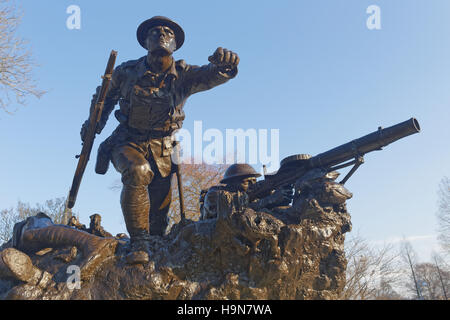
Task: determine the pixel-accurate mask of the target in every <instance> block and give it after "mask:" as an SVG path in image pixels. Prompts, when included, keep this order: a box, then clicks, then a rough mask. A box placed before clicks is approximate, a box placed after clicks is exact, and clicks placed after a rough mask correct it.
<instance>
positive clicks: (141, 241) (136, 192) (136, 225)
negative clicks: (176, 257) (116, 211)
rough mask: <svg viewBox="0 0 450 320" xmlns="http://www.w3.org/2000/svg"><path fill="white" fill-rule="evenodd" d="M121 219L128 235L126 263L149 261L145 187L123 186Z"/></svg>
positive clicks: (146, 194) (147, 207) (147, 203)
mask: <svg viewBox="0 0 450 320" xmlns="http://www.w3.org/2000/svg"><path fill="white" fill-rule="evenodd" d="M120 204H121V206H122V212H123V217H124V219H125V224H126V226H127V230H128V233H129V234H130V242H131V252H130V253H129V254H128V255H127V257H126V261H127V263H129V264H142V263H146V262H148V261H149V246H150V235H149V219H148V212H149V210H150V200H149V196H148V191H147V187H146V186H132V185H124V186H123V189H122V194H121V197H120Z"/></svg>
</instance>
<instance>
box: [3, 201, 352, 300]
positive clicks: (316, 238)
mask: <svg viewBox="0 0 450 320" xmlns="http://www.w3.org/2000/svg"><path fill="white" fill-rule="evenodd" d="M234 200H235V199H233V197H232V196H226V195H224V196H223V197H222V199H220V204H219V206H218V215H217V218H216V219H209V220H204V221H196V222H194V221H188V222H187V223H184V224H178V225H175V226H174V227H173V228H172V230H171V232H170V234H169V235H167V236H166V237H164V238H161V237H152V240H151V255H150V261H149V262H148V263H146V264H143V265H129V264H127V263H126V259H125V256H126V254H127V253H128V250H129V243H128V240H127V239H123V238H122V239H119V238H110V239H111V243H109V244H108V246H107V247H108V250H109V251H103V253H98V252H97V253H96V255H100V256H101V258H99V262H98V263H96V264H95V267H92V266H90V268H89V269H83V268H84V267H83V266H84V265H86V261H89V259H93V257H86V256H84V255H85V254H84V253H83V252H82V250H80V248H77V247H76V246H65V247H61V248H56V247H55V248H48V249H43V250H39V251H37V252H33V253H28V254H25V253H23V252H22V251H19V250H17V249H14V248H8V247H10V244H7V245H4V246H3V247H2V248H0V250H2V251H1V252H0V299H337V297H338V295H339V293H340V292H341V291H342V289H343V287H344V285H345V269H346V263H347V261H346V259H345V255H344V239H345V233H346V232H348V231H350V229H351V222H350V215H349V214H348V213H347V211H346V209H345V204H343V205H338V206H336V205H335V206H324V205H322V206H321V205H319V203H318V201H317V200H316V199H314V198H308V199H304V200H303V201H302V203H301V205H299V206H296V209H294V208H289V209H287V210H286V209H285V210H281V209H278V210H273V211H272V212H270V213H269V212H255V211H253V210H251V209H245V210H236V209H233V206H230V203H232V202H233V201H234ZM77 232H84V231H77ZM104 239H106V238H104ZM102 250H103V249H102ZM105 250H106V249H105ZM105 252H106V253H105ZM73 266H82V267H81V282H79V283H78V284H79V285H80V286H79V288H77V287H76V285H77V282H76V280H77V279H78V278H77V277H76V272H75V271H74V270H75V269H73V268H74V267H73Z"/></svg>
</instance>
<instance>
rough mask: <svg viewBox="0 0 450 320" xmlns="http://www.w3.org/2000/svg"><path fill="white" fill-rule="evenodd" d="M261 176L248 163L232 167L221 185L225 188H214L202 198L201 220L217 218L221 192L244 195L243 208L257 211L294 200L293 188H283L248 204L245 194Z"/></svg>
mask: <svg viewBox="0 0 450 320" xmlns="http://www.w3.org/2000/svg"><path fill="white" fill-rule="evenodd" d="M260 176H261V174H259V173H257V172H256V171H255V169H253V167H252V166H250V165H248V164H246V163H237V164H233V165H231V166H230V167H229V168H228V169H227V171H225V175H224V177H223V179H222V180H221V181H220V183H223V184H224V186H214V187H211V188H210V189H209V190H208V191H204V192H203V193H202V195H201V197H200V214H201V217H200V219H201V220H205V219H211V218H215V217H216V214H217V208H216V204H217V198H218V196H219V193H220V192H233V193H238V194H242V197H239V199H242V206H244V207H249V208H251V209H253V210H255V211H260V210H263V209H271V208H273V207H277V206H286V205H288V204H289V203H290V202H291V200H292V196H293V195H292V188H281V189H279V190H276V191H275V190H274V191H273V192H272V193H271V194H270V195H268V196H266V197H264V198H262V199H255V200H253V201H251V202H248V198H247V197H246V195H245V193H246V192H247V191H248V190H249V188H250V186H251V185H253V184H254V183H256V178H258V177H260Z"/></svg>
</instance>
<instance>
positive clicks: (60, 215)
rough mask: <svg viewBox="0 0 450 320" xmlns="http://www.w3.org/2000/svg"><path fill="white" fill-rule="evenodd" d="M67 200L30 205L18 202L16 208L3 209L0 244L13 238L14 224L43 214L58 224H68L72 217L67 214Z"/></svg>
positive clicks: (0, 219) (0, 221)
mask: <svg viewBox="0 0 450 320" xmlns="http://www.w3.org/2000/svg"><path fill="white" fill-rule="evenodd" d="M65 202H66V199H65V198H56V199H52V200H47V201H46V202H45V203H44V204H36V206H34V207H32V206H30V204H28V203H25V202H22V201H18V203H17V206H16V208H10V209H3V210H1V211H0V244H1V243H2V242H7V241H8V240H9V239H11V237H12V231H13V227H14V224H16V223H17V222H20V221H22V220H25V219H26V218H28V217H31V216H34V215H36V214H38V213H39V212H43V213H45V214H46V215H48V216H49V217H50V218H52V221H53V222H54V223H56V224H67V222H68V218H70V215H68V214H67V212H65Z"/></svg>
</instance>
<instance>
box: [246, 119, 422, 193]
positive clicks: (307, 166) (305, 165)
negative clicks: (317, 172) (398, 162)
mask: <svg viewBox="0 0 450 320" xmlns="http://www.w3.org/2000/svg"><path fill="white" fill-rule="evenodd" d="M418 132H420V125H419V122H418V121H417V119H415V118H411V119H409V120H407V121H404V122H401V123H398V124H396V125H393V126H391V127H388V128H385V129H383V128H381V127H379V128H378V130H377V131H375V132H372V133H370V134H368V135H365V136H363V137H361V138H358V139H355V140H352V141H350V142H348V143H345V144H343V145H340V146H338V147H336V148H333V149H331V150H328V151H326V152H323V153H320V154H318V155H316V156H315V157H312V158H310V159H307V160H306V159H305V160H301V161H292V162H293V163H292V162H291V163H289V164H286V163H285V164H283V163H282V165H281V167H280V170H278V172H277V173H275V174H274V175H271V176H269V175H267V176H266V178H265V179H264V180H262V181H258V182H257V183H256V184H254V185H252V186H251V187H250V189H249V191H248V192H247V194H248V196H249V198H250V201H252V200H254V199H257V198H260V197H263V196H265V195H267V194H268V193H270V192H271V191H272V190H274V189H275V188H279V187H282V186H285V185H289V184H293V183H295V182H296V181H297V180H298V179H300V178H302V177H303V176H304V175H305V173H306V172H308V171H309V170H312V169H315V168H322V169H324V170H325V171H327V172H329V171H333V170H337V169H341V168H344V167H347V166H350V165H354V167H353V169H352V170H350V172H349V173H348V174H347V176H346V177H345V178H344V180H342V181H341V183H342V184H344V183H345V182H346V181H347V180H348V179H349V178H350V176H351V175H352V174H353V173H354V172H355V171H356V169H357V168H358V167H359V166H360V165H361V163H363V156H364V155H365V154H366V153H369V152H372V151H376V150H382V148H383V147H385V146H387V145H389V144H391V143H392V142H395V141H397V140H399V139H402V138H404V137H407V136H409V135H412V134H415V133H418ZM352 159H354V160H353V161H351V162H347V161H349V160H352ZM346 162H347V163H346Z"/></svg>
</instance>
